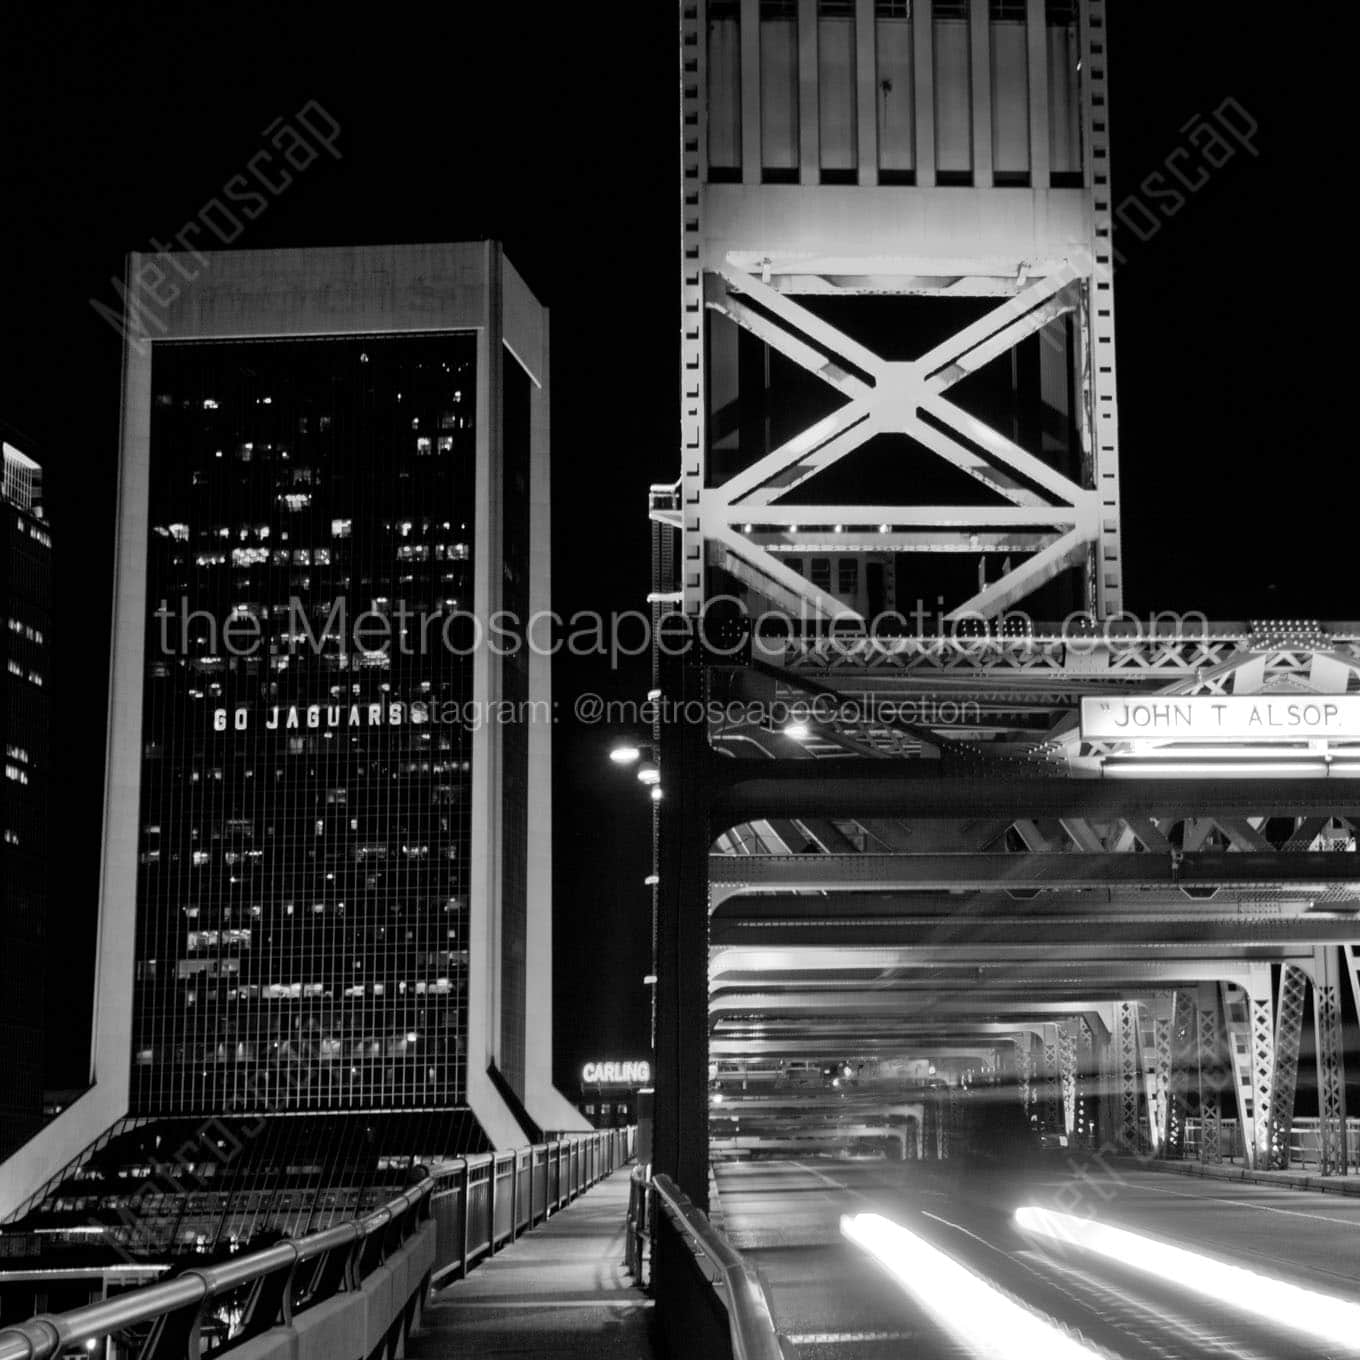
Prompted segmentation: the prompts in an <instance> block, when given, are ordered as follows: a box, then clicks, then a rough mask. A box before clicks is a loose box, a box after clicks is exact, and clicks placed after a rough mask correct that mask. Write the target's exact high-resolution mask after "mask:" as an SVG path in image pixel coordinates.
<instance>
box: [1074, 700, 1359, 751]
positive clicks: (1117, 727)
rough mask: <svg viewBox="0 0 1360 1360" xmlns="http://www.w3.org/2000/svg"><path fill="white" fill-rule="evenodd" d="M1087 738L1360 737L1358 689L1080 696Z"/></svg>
mask: <svg viewBox="0 0 1360 1360" xmlns="http://www.w3.org/2000/svg"><path fill="white" fill-rule="evenodd" d="M1081 736H1082V740H1083V741H1159V742H1160V741H1231V742H1262V741H1326V740H1330V741H1360V694H1232V695H1224V694H1196V695H1160V694H1149V695H1139V696H1136V697H1121V698H1105V697H1097V698H1085V699H1083V700H1082V701H1081Z"/></svg>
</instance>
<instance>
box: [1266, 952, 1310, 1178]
mask: <svg viewBox="0 0 1360 1360" xmlns="http://www.w3.org/2000/svg"><path fill="white" fill-rule="evenodd" d="M1307 1003H1308V973H1307V971H1306V970H1305V969H1303V968H1300V967H1298V966H1296V965H1295V964H1289V963H1287V964H1285V965H1284V967H1283V968H1281V969H1280V990H1279V1002H1278V1005H1277V1006H1276V1010H1275V1048H1274V1056H1273V1062H1272V1064H1271V1073H1270V1152H1269V1165H1270V1166H1271V1167H1273V1168H1275V1169H1277V1170H1283V1169H1285V1168H1286V1167H1288V1165H1289V1142H1290V1136H1291V1134H1292V1132H1293V1125H1294V1096H1295V1092H1296V1091H1297V1089H1298V1080H1299V1043H1300V1040H1301V1039H1302V1037H1303V1013H1304V1007H1305V1006H1306V1005H1307Z"/></svg>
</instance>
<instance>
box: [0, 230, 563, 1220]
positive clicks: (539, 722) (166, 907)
mask: <svg viewBox="0 0 1360 1360" xmlns="http://www.w3.org/2000/svg"><path fill="white" fill-rule="evenodd" d="M126 287H127V294H128V296H127V299H126V301H127V317H128V334H127V348H126V352H125V353H126V360H125V385H124V407H123V421H124V424H123V446H122V480H121V489H120V510H119V546H118V562H117V579H116V600H115V629H114V635H115V642H114V656H113V675H112V706H111V714H110V718H111V723H110V738H109V753H108V790H107V794H106V814H105V833H104V858H103V871H102V901H101V935H100V951H99V958H98V997H97V1008H96V1010H97V1013H96V1035H95V1043H94V1055H93V1061H94V1073H93V1075H94V1087H93V1089H92V1090H91V1091H90V1092H89V1093H88V1094H87V1095H86V1096H85V1097H84V1098H83V1099H82V1100H81V1101H79V1102H77V1103H76V1105H74V1106H73V1107H72V1108H71V1109H70V1110H69V1111H68V1112H66V1113H65V1114H63V1115H62V1116H61V1118H60V1119H59V1120H58V1121H57V1122H56V1123H55V1124H54V1125H53V1126H52V1128H51V1129H50V1130H49V1131H48V1133H47V1134H46V1135H45V1136H44V1138H43V1139H41V1140H38V1141H37V1143H36V1144H35V1145H33V1146H31V1147H29V1148H26V1149H25V1150H24V1152H23V1154H22V1156H21V1159H19V1160H20V1162H21V1163H22V1165H15V1164H11V1169H10V1171H9V1174H8V1176H7V1179H8V1180H10V1181H11V1182H12V1183H13V1185H14V1190H12V1191H10V1193H9V1194H8V1195H7V1199H8V1204H6V1205H0V1208H11V1207H12V1206H13V1205H14V1204H15V1203H17V1202H19V1197H20V1196H21V1195H24V1194H28V1193H31V1192H32V1190H33V1188H34V1185H35V1184H38V1183H41V1181H42V1179H43V1178H44V1176H45V1175H47V1174H50V1172H51V1171H53V1170H55V1169H57V1168H58V1167H60V1166H62V1165H64V1164H65V1163H66V1162H68V1161H69V1160H70V1159H71V1158H73V1157H76V1156H78V1155H79V1154H80V1152H81V1149H82V1148H84V1147H87V1146H88V1145H89V1144H90V1143H91V1142H92V1141H93V1140H94V1139H96V1138H98V1137H99V1136H100V1135H101V1134H103V1133H104V1132H106V1131H107V1130H109V1129H110V1128H111V1127H113V1126H114V1125H115V1124H116V1123H117V1121H119V1120H121V1119H124V1118H126V1117H130V1118H131V1119H132V1120H134V1121H139V1123H138V1127H140V1128H142V1129H143V1130H144V1129H145V1128H146V1127H147V1121H151V1122H152V1123H154V1122H155V1121H157V1120H171V1119H175V1120H182V1119H183V1118H184V1117H186V1116H191V1117H194V1118H215V1117H232V1116H240V1117H250V1118H251V1119H255V1118H256V1117H257V1116H258V1117H262V1118H263V1120H265V1121H272V1123H271V1127H272V1128H274V1129H276V1130H277V1129H292V1130H293V1131H294V1132H293V1133H292V1134H289V1135H286V1136H282V1138H281V1141H279V1142H278V1146H279V1147H280V1148H284V1149H286V1148H288V1147H292V1146H296V1145H301V1144H303V1143H305V1144H307V1145H309V1146H313V1147H314V1146H315V1144H316V1140H317V1138H318V1137H321V1138H323V1139H326V1140H334V1142H335V1145H336V1147H337V1148H339V1147H340V1146H341V1145H342V1144H345V1145H346V1146H348V1141H352V1140H351V1134H352V1133H353V1131H354V1130H355V1129H358V1128H361V1131H362V1139H361V1141H363V1140H367V1143H366V1144H365V1146H367V1149H368V1151H367V1152H366V1153H365V1156H366V1157H368V1159H369V1161H371V1160H372V1158H373V1157H374V1156H376V1157H379V1158H381V1157H382V1156H384V1155H385V1154H386V1153H387V1152H389V1151H390V1152H398V1151H400V1152H407V1153H409V1152H416V1151H418V1152H420V1153H422V1154H433V1153H439V1152H441V1151H442V1152H450V1153H451V1152H455V1151H458V1150H463V1149H467V1148H475V1147H478V1146H485V1145H486V1144H487V1143H491V1144H495V1145H498V1146H503V1145H513V1144H516V1143H522V1142H525V1141H527V1140H528V1139H530V1138H531V1137H533V1136H535V1135H536V1134H537V1133H538V1132H539V1131H540V1130H542V1129H545V1128H548V1129H562V1128H574V1127H580V1126H581V1124H582V1121H581V1120H580V1118H579V1116H578V1115H577V1114H576V1112H575V1111H574V1110H573V1109H572V1108H571V1106H570V1105H569V1104H568V1103H567V1102H566V1101H565V1100H563V1099H562V1097H561V1096H559V1095H558V1094H557V1092H556V1091H555V1090H554V1089H553V1087H552V1083H551V1072H550V1063H551V1023H552V1015H551V997H552V989H551V896H550V851H551V845H550V837H551V807H550V804H549V777H548V773H549V758H550V742H551V694H550V675H549V658H548V657H547V656H546V655H541V654H532V653H531V652H530V650H529V648H528V647H527V646H526V645H524V643H523V627H524V624H525V623H526V622H527V620H528V618H529V616H530V614H531V613H532V612H533V611H534V610H543V609H546V608H547V606H548V600H549V580H548V566H549V562H548V544H549V529H550V526H549V503H548V414H547V412H548V362H547V361H548V339H547V317H546V313H545V312H544V311H543V309H542V308H541V307H540V306H539V304H538V303H537V302H536V300H535V299H534V298H533V296H532V295H531V293H530V292H529V290H528V288H527V287H526V286H525V284H524V283H523V281H522V280H521V278H520V277H519V275H518V274H517V273H516V272H515V270H514V269H513V268H512V267H511V265H510V264H509V263H508V262H507V261H506V260H505V258H504V256H503V255H502V253H501V251H500V249H499V247H497V246H495V245H493V244H490V243H480V244H466V245H443V246H400V247H385V248H365V249H333V250H318V251H296V250H283V251H263V252H258V253H248V252H235V251H233V252H224V253H218V254H211V255H185V256H177V257H167V256H158V257H154V258H153V257H139V256H133V257H131V259H130V261H129V266H128V276H127V285H126ZM497 611H505V615H503V616H502V617H508V618H510V619H512V620H513V621H515V622H514V623H512V625H511V626H510V627H509V628H508V629H507V630H506V634H507V635H506V636H505V637H502V636H501V635H499V634H498V635H495V636H493V635H492V633H491V631H490V629H489V627H488V621H490V620H491V619H492V618H493V616H495V615H496V614H497ZM515 639H518V644H517V643H516V640H515ZM313 1116H323V1117H324V1121H325V1122H324V1123H322V1124H319V1123H317V1122H316V1121H315V1119H312V1118H311V1117H313ZM356 1116H358V1117H360V1118H358V1119H357V1120H356V1119H355V1118H354V1117H356ZM309 1120H310V1122H309ZM413 1120H414V1121H416V1122H413ZM384 1121H388V1122H387V1124H384ZM392 1121H397V1122H396V1123H393V1122H392ZM127 1127H132V1126H131V1125H128V1126H127ZM252 1127H254V1126H252ZM323 1129H324V1133H323V1132H321V1131H322V1130H323ZM417 1130H418V1131H417ZM412 1139H416V1140H418V1141H419V1143H420V1146H419V1147H418V1148H417V1147H413V1146H411V1145H410V1144H411V1140H412ZM266 1141H268V1140H266ZM276 1141H277V1140H276ZM387 1141H391V1142H392V1143H393V1146H392V1147H391V1148H388V1147H386V1146H385V1143H386V1142H387ZM399 1144H400V1145H403V1146H398V1145H399ZM263 1145H264V1144H257V1146H263ZM370 1154H371V1155H370ZM344 1155H345V1156H349V1155H350V1154H349V1153H348V1152H346V1153H345V1154H344ZM279 1156H280V1157H281V1158H283V1159H284V1160H287V1159H288V1156H291V1154H287V1155H285V1154H284V1153H283V1152H280V1153H279ZM323 1160H324V1159H323ZM326 1176H327V1173H326V1171H325V1170H324V1168H323V1170H322V1172H321V1178H320V1181H318V1182H317V1184H318V1185H319V1184H321V1183H322V1182H324V1181H325V1180H326ZM16 1191H17V1193H16Z"/></svg>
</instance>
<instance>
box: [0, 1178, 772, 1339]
mask: <svg viewBox="0 0 1360 1360" xmlns="http://www.w3.org/2000/svg"><path fill="white" fill-rule="evenodd" d="M652 1190H653V1193H654V1194H655V1195H656V1198H657V1201H658V1203H659V1204H660V1205H661V1209H662V1211H663V1212H664V1213H665V1215H666V1217H667V1218H669V1219H670V1221H671V1223H672V1224H673V1225H674V1227H675V1229H676V1231H677V1232H678V1233H679V1234H680V1235H681V1236H682V1237H683V1238H684V1239H685V1243H686V1245H687V1246H688V1247H689V1249H690V1251H691V1252H692V1253H693V1254H694V1255H695V1257H696V1259H698V1261H699V1264H700V1268H701V1269H702V1268H703V1262H704V1261H705V1260H707V1261H708V1262H710V1263H711V1264H712V1266H713V1268H714V1270H715V1272H716V1274H713V1275H710V1274H709V1273H708V1272H707V1271H705V1272H704V1274H705V1275H706V1276H707V1277H708V1279H709V1281H710V1283H712V1284H713V1285H714V1286H715V1288H717V1289H718V1290H719V1292H720V1296H721V1297H722V1299H723V1302H724V1303H725V1304H726V1305H727V1322H728V1327H729V1329H730V1331H731V1337H732V1357H733V1360H783V1356H784V1352H783V1349H782V1347H781V1346H780V1344H779V1332H778V1330H777V1329H776V1327H775V1325H774V1315H773V1314H772V1313H771V1312H770V1301H769V1299H768V1298H766V1296H765V1289H764V1286H763V1285H762V1284H761V1283H760V1280H759V1278H758V1277H757V1275H756V1273H755V1271H754V1270H753V1269H752V1267H751V1266H749V1265H748V1264H747V1263H746V1261H745V1259H744V1258H743V1257H742V1255H741V1253H740V1252H738V1251H737V1249H736V1248H735V1247H734V1246H733V1245H732V1244H731V1243H730V1242H729V1241H728V1240H727V1238H726V1237H724V1236H723V1235H722V1233H720V1232H719V1231H718V1230H717V1229H716V1228H715V1227H714V1226H713V1225H712V1224H711V1223H710V1222H709V1221H708V1216H707V1215H706V1214H705V1213H704V1212H703V1210H702V1209H699V1208H698V1207H696V1206H695V1204H694V1203H693V1202H692V1201H691V1200H690V1199H689V1197H688V1196H687V1195H686V1194H684V1192H683V1191H682V1190H681V1189H680V1187H679V1186H677V1185H676V1183H675V1182H674V1181H673V1180H671V1178H670V1177H669V1176H664V1175H663V1176H654V1177H653V1178H652ZM0 1360H4V1357H3V1356H0Z"/></svg>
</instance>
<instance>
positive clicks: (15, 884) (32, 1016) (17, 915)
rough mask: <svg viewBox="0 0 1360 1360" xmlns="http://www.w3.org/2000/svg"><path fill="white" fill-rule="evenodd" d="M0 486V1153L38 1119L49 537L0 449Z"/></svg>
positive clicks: (9, 455)
mask: <svg viewBox="0 0 1360 1360" xmlns="http://www.w3.org/2000/svg"><path fill="white" fill-rule="evenodd" d="M3 453H4V482H3V485H2V486H0V600H3V605H0V608H2V609H3V613H4V632H3V634H0V655H3V661H4V665H3V668H2V669H0V745H3V746H4V771H5V777H4V779H3V780H0V1157H4V1156H5V1155H6V1154H8V1153H9V1152H10V1151H12V1150H13V1149H14V1148H15V1147H17V1146H18V1145H19V1144H20V1143H22V1142H23V1141H24V1139H25V1138H27V1137H29V1136H30V1135H31V1134H32V1133H34V1132H35V1131H36V1130H37V1128H38V1127H39V1125H40V1124H41V1122H42V1085H43V992H42V976H43V929H44V921H45V918H46V915H47V863H48V861H47V778H48V773H47V771H48V760H47V755H48V750H47V745H48V729H49V725H50V719H51V698H50V695H51V689H50V685H49V682H50V680H51V675H50V673H49V669H48V661H49V655H50V652H49V648H50V645H51V611H52V538H51V533H50V531H49V529H48V525H47V521H46V520H45V519H44V518H43V496H42V469H41V468H40V467H39V466H38V464H37V463H35V462H34V461H33V459H31V458H30V457H28V456H27V454H25V453H22V452H21V451H20V450H19V449H17V448H16V447H15V446H14V445H13V444H10V443H9V442H8V441H6V442H5V443H4V444H3Z"/></svg>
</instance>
